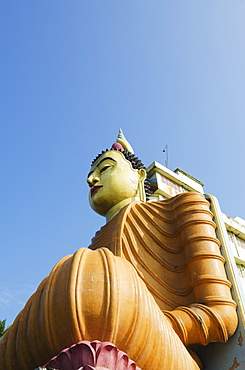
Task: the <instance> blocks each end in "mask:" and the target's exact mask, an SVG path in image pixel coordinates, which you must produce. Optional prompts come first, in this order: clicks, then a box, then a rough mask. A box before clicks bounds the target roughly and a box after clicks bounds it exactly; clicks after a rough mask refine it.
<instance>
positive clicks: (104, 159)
mask: <svg viewBox="0 0 245 370" xmlns="http://www.w3.org/2000/svg"><path fill="white" fill-rule="evenodd" d="M107 159H110V160H111V161H113V162H116V160H115V159H114V158H111V157H105V158H103V159H101V161H99V163H98V164H97V166H96V167H98V166H99V165H100V164H101V163H102V162H104V161H106V160H107ZM93 172H94V171H90V172H89V173H88V176H87V177H88V178H89V176H90V175H91V173H93Z"/></svg>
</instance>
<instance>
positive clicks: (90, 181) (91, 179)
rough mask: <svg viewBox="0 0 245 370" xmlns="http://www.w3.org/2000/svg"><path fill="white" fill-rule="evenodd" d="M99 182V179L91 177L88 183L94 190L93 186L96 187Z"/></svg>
mask: <svg viewBox="0 0 245 370" xmlns="http://www.w3.org/2000/svg"><path fill="white" fill-rule="evenodd" d="M99 180H100V179H99V177H97V176H92V175H91V176H89V177H88V179H87V183H88V185H89V186H90V187H91V188H92V186H94V185H95V184H96V182H98V181H99Z"/></svg>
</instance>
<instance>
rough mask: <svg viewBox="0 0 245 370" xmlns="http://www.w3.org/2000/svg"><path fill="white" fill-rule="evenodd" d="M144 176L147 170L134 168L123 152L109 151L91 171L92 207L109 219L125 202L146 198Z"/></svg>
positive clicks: (88, 180) (89, 180)
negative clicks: (144, 196)
mask: <svg viewBox="0 0 245 370" xmlns="http://www.w3.org/2000/svg"><path fill="white" fill-rule="evenodd" d="M145 178H146V171H145V170H144V169H140V170H136V169H133V167H132V164H131V163H130V162H129V161H127V160H126V159H125V158H124V155H123V153H122V152H119V151H115V150H111V151H107V152H106V153H104V154H102V155H101V156H100V157H99V158H98V159H97V161H96V162H95V163H94V164H93V165H92V167H91V169H90V172H89V174H88V178H87V182H88V185H89V186H90V188H91V190H90V192H89V203H90V206H91V207H92V209H93V210H94V211H95V212H97V213H98V214H100V215H102V216H105V217H106V220H107V222H108V221H110V220H111V219H112V218H113V217H114V216H115V215H116V214H117V213H118V212H119V211H120V210H121V209H122V208H123V207H124V206H125V205H127V204H129V203H132V202H133V201H135V200H138V201H140V200H142V201H143V199H141V198H143V196H142V194H144V181H145Z"/></svg>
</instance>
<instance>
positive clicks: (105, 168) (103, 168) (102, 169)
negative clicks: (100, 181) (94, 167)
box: [100, 165, 111, 173]
mask: <svg viewBox="0 0 245 370" xmlns="http://www.w3.org/2000/svg"><path fill="white" fill-rule="evenodd" d="M110 167H111V166H110V165H106V166H104V167H102V168H101V170H100V173H102V172H104V171H105V170H107V168H110Z"/></svg>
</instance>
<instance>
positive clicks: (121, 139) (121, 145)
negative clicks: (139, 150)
mask: <svg viewBox="0 0 245 370" xmlns="http://www.w3.org/2000/svg"><path fill="white" fill-rule="evenodd" d="M111 148H112V149H118V150H122V151H123V150H127V151H128V152H130V153H134V151H133V148H132V147H131V145H130V144H129V142H128V141H127V140H126V138H125V136H124V134H123V132H122V129H121V128H120V129H119V134H118V137H117V141H116V142H115V143H114V144H113V145H112V147H111Z"/></svg>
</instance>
